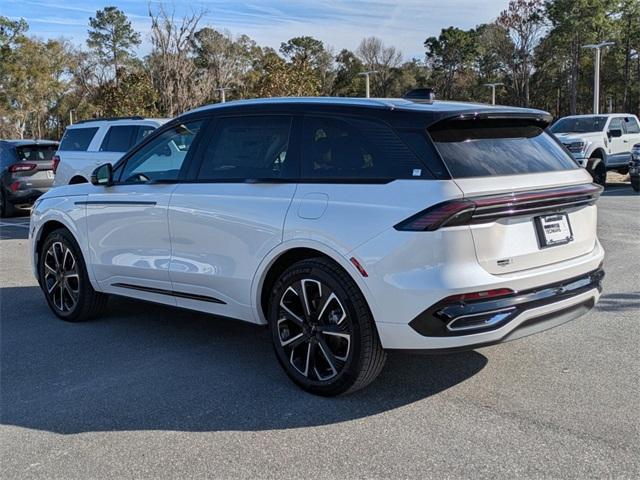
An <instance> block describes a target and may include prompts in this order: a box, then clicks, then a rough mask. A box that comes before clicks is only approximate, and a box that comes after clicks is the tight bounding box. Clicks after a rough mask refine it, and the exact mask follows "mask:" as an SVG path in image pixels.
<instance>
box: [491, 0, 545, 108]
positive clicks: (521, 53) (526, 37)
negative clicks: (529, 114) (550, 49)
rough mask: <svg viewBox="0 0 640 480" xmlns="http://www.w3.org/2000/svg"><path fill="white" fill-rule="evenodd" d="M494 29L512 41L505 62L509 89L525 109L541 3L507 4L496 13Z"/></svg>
mask: <svg viewBox="0 0 640 480" xmlns="http://www.w3.org/2000/svg"><path fill="white" fill-rule="evenodd" d="M497 23H498V25H500V26H501V27H503V28H505V29H507V31H508V32H509V36H510V37H511V40H512V41H513V51H512V53H511V55H510V58H509V60H508V63H509V66H510V69H511V72H512V78H513V89H514V93H515V94H516V97H517V98H518V99H519V100H520V103H521V104H522V105H524V106H526V107H528V106H529V100H530V95H529V81H530V79H531V75H532V73H533V54H534V50H535V47H536V45H537V44H538V42H539V40H540V36H541V34H542V30H543V28H544V2H543V0H511V1H510V2H509V6H508V7H507V9H506V10H503V11H502V13H500V16H499V17H498V20H497Z"/></svg>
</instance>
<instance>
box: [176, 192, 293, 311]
mask: <svg viewBox="0 0 640 480" xmlns="http://www.w3.org/2000/svg"><path fill="white" fill-rule="evenodd" d="M295 190H296V185H295V184H277V183H257V184H250V183H237V184H234V183H202V184H195V183H194V184H183V185H179V186H178V187H177V189H176V191H175V192H174V194H173V198H172V200H171V208H170V212H169V225H170V230H171V242H172V245H173V249H172V261H171V279H172V281H173V284H174V287H175V289H176V290H181V291H182V290H184V289H186V291H188V292H190V293H194V294H198V295H206V296H210V297H215V298H218V299H220V300H223V301H224V302H226V303H227V304H226V305H219V304H216V303H210V302H197V303H194V301H193V300H186V299H178V304H179V305H181V306H186V307H188V308H194V306H195V307H197V308H199V309H202V310H205V311H208V312H211V313H219V314H223V315H227V316H232V317H239V318H241V319H243V320H250V321H251V320H253V315H252V314H251V310H250V308H249V307H250V306H251V298H250V292H251V288H250V287H251V282H252V280H253V278H254V275H255V273H256V271H257V269H258V265H259V264H260V262H261V261H262V260H263V259H264V257H265V256H266V255H267V254H268V253H269V251H271V250H272V249H273V248H275V247H276V246H277V245H278V244H280V243H281V242H282V229H283V223H284V219H285V216H286V214H287V210H288V209H289V206H290V204H291V199H292V198H293V195H294V192H295ZM198 305H199V306H198Z"/></svg>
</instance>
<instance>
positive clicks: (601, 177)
mask: <svg viewBox="0 0 640 480" xmlns="http://www.w3.org/2000/svg"><path fill="white" fill-rule="evenodd" d="M589 173H590V174H591V177H592V178H593V181H594V183H597V184H598V185H600V186H602V187H606V186H607V169H606V167H605V166H604V164H603V163H602V162H600V163H598V165H596V167H595V168H594V169H593V170H591V171H589Z"/></svg>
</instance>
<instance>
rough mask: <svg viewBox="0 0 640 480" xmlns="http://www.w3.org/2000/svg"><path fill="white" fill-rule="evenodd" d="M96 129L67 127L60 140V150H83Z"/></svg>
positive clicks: (87, 145)
mask: <svg viewBox="0 0 640 480" xmlns="http://www.w3.org/2000/svg"><path fill="white" fill-rule="evenodd" d="M97 131H98V127H94V128H68V129H67V131H66V132H65V133H64V136H63V137H62V142H60V150H66V151H70V152H83V151H85V150H86V149H87V148H89V144H90V143H91V140H93V136H94V135H95V134H96V132H97Z"/></svg>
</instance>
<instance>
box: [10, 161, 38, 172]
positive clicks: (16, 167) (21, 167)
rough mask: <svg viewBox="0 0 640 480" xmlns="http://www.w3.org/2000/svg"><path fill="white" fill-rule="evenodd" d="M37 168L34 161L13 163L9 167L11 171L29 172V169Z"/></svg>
mask: <svg viewBox="0 0 640 480" xmlns="http://www.w3.org/2000/svg"><path fill="white" fill-rule="evenodd" d="M36 168H38V165H36V164H35V163H14V164H13V165H11V166H10V167H9V171H10V172H11V173H17V172H30V171H31V170H35V169H36Z"/></svg>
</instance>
